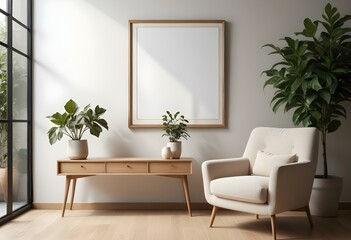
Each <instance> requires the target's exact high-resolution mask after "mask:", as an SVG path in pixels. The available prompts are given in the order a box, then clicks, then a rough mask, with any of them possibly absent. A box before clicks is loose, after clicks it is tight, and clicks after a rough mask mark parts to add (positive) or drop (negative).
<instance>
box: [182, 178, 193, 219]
mask: <svg viewBox="0 0 351 240" xmlns="http://www.w3.org/2000/svg"><path fill="white" fill-rule="evenodd" d="M182 182H183V189H184V195H185V200H186V205H187V207H188V212H189V216H192V212H191V206H190V196H189V187H188V177H187V176H186V175H184V176H182Z"/></svg>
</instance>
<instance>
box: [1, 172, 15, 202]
mask: <svg viewBox="0 0 351 240" xmlns="http://www.w3.org/2000/svg"><path fill="white" fill-rule="evenodd" d="M7 170H8V168H0V185H1V189H2V192H3V194H4V200H5V202H7V199H8V195H9V194H8V183H7ZM17 178H18V172H17V169H16V168H13V171H12V179H13V180H12V185H13V193H16V189H17Z"/></svg>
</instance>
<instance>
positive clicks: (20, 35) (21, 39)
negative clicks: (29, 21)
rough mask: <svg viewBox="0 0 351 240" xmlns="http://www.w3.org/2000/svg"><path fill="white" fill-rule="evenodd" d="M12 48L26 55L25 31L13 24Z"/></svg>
mask: <svg viewBox="0 0 351 240" xmlns="http://www.w3.org/2000/svg"><path fill="white" fill-rule="evenodd" d="M13 47H14V48H16V49H17V50H19V51H21V52H23V53H27V29H25V28H24V27H22V26H21V25H19V24H18V23H16V22H13Z"/></svg>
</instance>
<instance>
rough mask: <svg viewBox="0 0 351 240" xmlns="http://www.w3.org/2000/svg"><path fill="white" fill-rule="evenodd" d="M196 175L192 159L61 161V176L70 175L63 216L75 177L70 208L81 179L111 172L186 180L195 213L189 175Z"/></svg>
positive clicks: (67, 180)
mask: <svg viewBox="0 0 351 240" xmlns="http://www.w3.org/2000/svg"><path fill="white" fill-rule="evenodd" d="M191 174H192V158H181V159H159V158H94V159H88V160H69V159H62V160H57V175H59V176H66V187H65V194H64V195H65V196H64V200H63V206H62V217H64V215H65V209H66V204H67V197H68V192H69V188H70V184H71V180H73V186H72V192H71V204H70V210H72V206H73V200H74V194H75V189H76V183H77V179H78V178H84V177H91V176H98V175H99V176H101V175H105V176H109V175H146V176H165V177H174V178H179V179H181V180H182V183H183V189H184V195H185V200H186V204H187V207H188V212H189V215H190V216H191V215H192V213H191V208H190V196H189V187H188V178H187V176H188V175H191Z"/></svg>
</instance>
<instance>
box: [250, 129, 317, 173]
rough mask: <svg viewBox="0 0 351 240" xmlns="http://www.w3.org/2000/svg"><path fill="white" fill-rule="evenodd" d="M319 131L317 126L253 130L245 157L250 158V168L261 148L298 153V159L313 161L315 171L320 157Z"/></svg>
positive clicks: (275, 151)
mask: <svg viewBox="0 0 351 240" xmlns="http://www.w3.org/2000/svg"><path fill="white" fill-rule="evenodd" d="M318 136H319V131H318V130H317V129H316V128H270V127H258V128H255V129H254V130H252V132H251V135H250V137H249V140H248V142H247V145H246V148H245V152H244V155H243V156H244V157H246V158H248V159H249V160H250V170H251V172H252V167H253V165H254V163H255V159H256V155H257V152H258V151H259V150H262V151H264V152H268V153H272V154H296V156H297V159H298V160H297V161H298V162H300V161H311V162H312V163H313V169H314V171H315V169H316V166H317V159H318V145H319V138H318Z"/></svg>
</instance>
